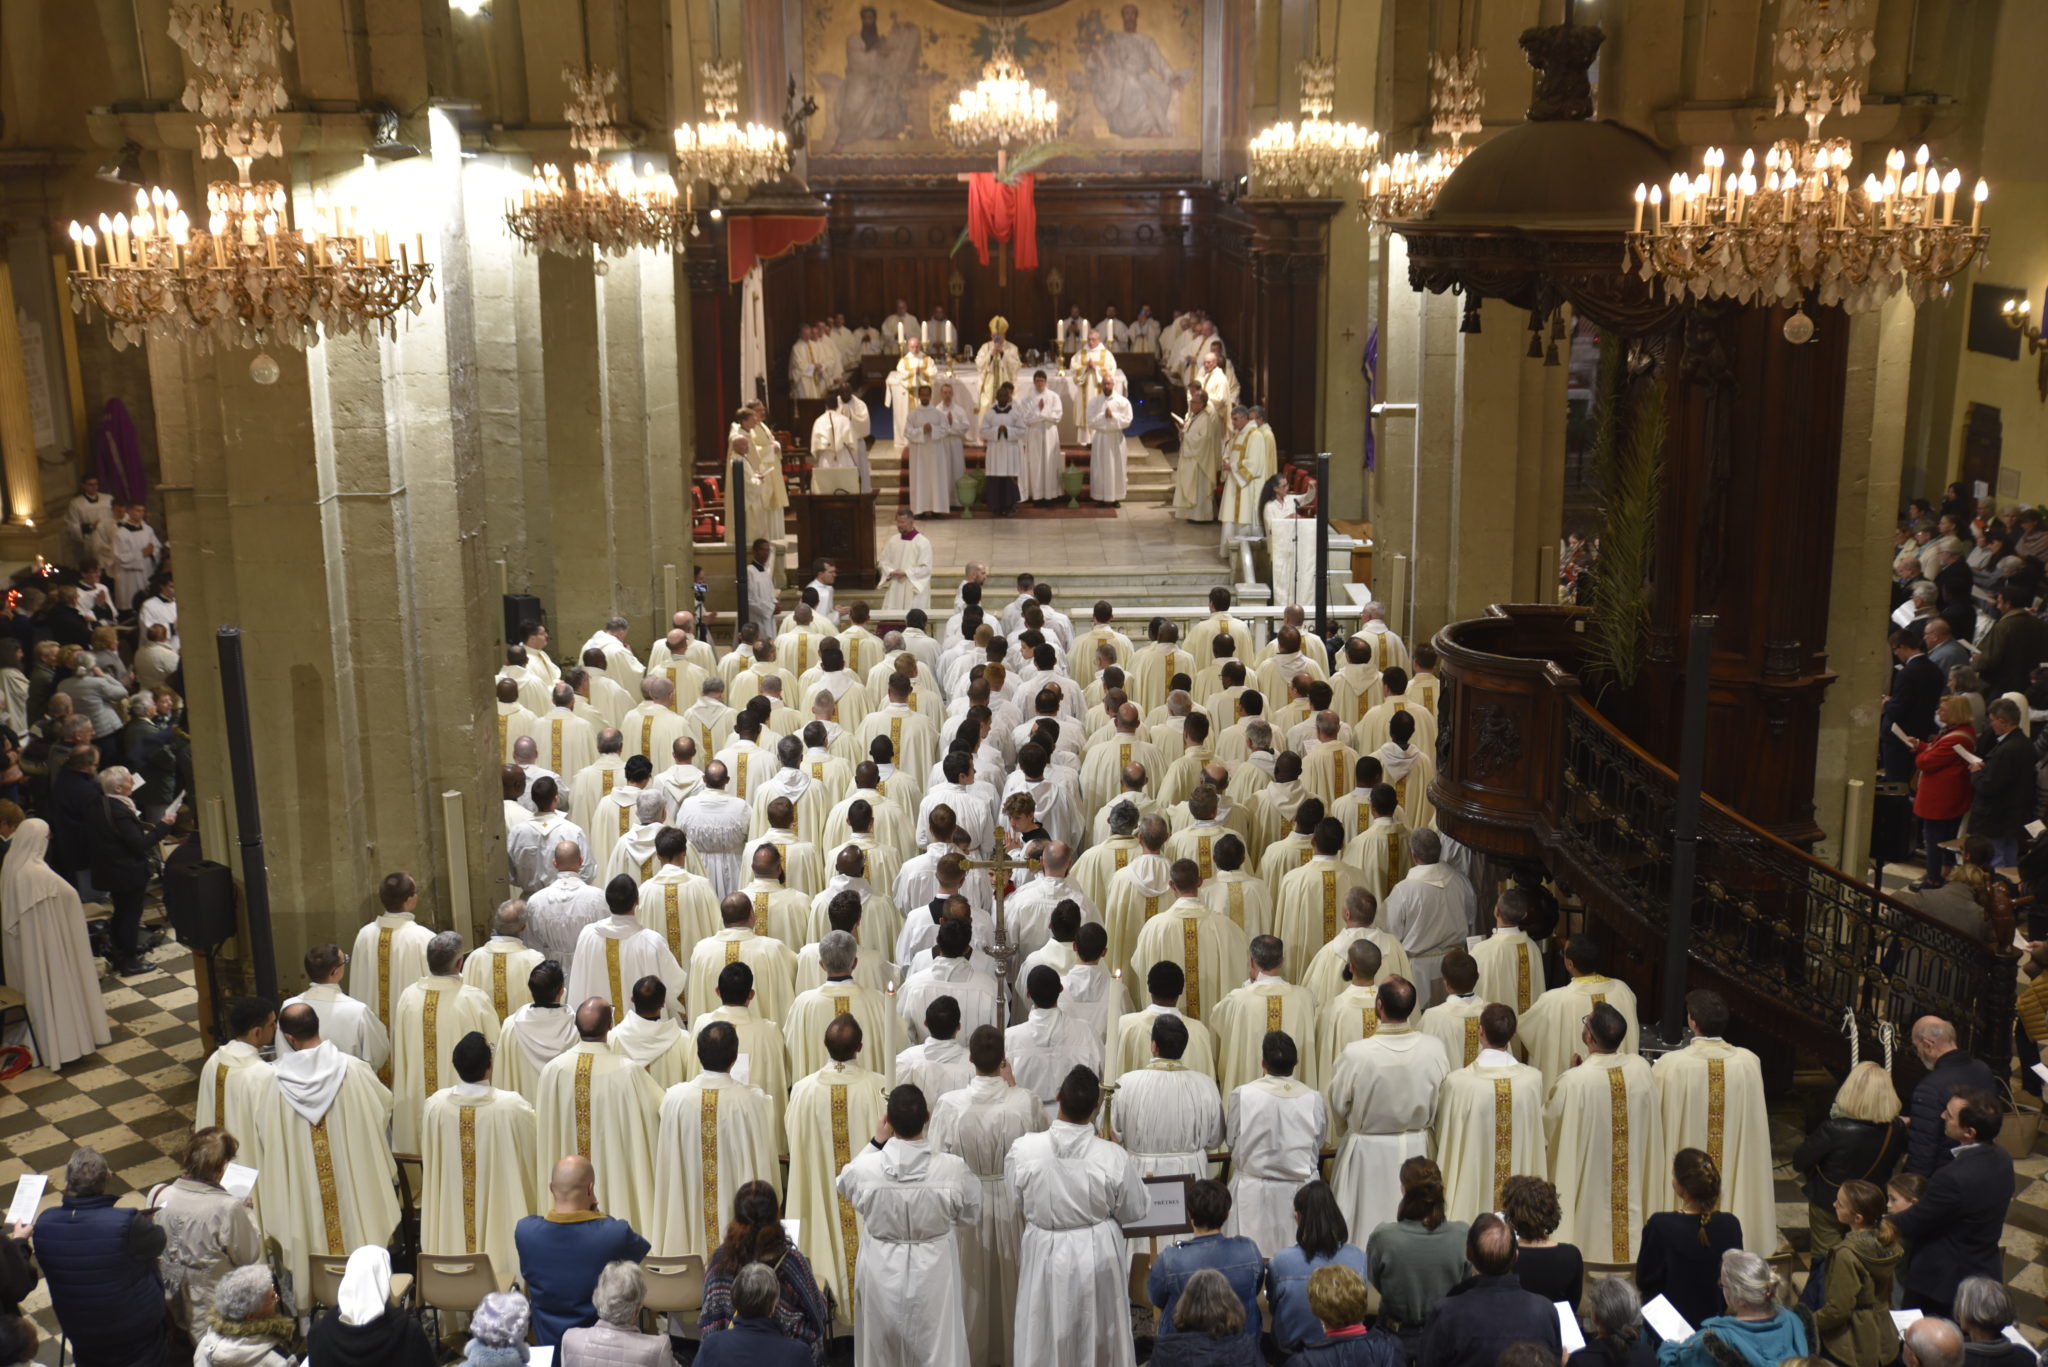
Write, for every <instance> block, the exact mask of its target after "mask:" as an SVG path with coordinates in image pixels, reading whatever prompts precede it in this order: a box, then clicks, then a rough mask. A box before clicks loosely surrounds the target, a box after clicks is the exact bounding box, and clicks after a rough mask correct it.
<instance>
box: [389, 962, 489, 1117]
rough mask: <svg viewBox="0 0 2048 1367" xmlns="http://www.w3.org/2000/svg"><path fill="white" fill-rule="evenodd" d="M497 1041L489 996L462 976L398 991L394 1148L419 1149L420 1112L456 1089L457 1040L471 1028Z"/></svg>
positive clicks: (428, 980) (394, 1015) (394, 1030)
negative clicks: (443, 1091)
mask: <svg viewBox="0 0 2048 1367" xmlns="http://www.w3.org/2000/svg"><path fill="white" fill-rule="evenodd" d="M472 1030H474V1031H476V1032H477V1033H478V1034H480V1035H482V1036H483V1037H484V1042H485V1043H486V1044H493V1045H495V1044H496V1043H497V1042H498V1013H497V1012H496V1011H495V1010H493V1009H492V1007H491V998H490V995H489V994H488V993H486V992H484V991H483V990H482V989H481V988H476V987H471V986H469V985H468V984H467V983H465V982H463V981H462V979H460V978H457V977H454V976H449V977H446V978H436V977H425V978H421V979H420V980H419V981H418V982H415V983H414V984H413V985H412V986H410V987H408V988H406V989H405V991H404V992H403V993H401V994H400V995H399V998H398V1005H397V1007H395V1008H394V1009H393V1011H392V1018H391V1100H392V1112H391V1151H392V1152H393V1153H418V1152H419V1151H420V1110H421V1108H422V1107H424V1106H425V1105H426V1104H427V1098H428V1097H430V1096H432V1095H433V1094H434V1093H436V1092H438V1091H440V1090H441V1089H442V1088H443V1087H452V1086H454V1085H455V1083H456V1081H457V1079H456V1076H455V1062H454V1056H455V1041H457V1040H459V1039H461V1038H462V1037H463V1036H464V1035H466V1034H468V1033H469V1032H470V1031H472Z"/></svg>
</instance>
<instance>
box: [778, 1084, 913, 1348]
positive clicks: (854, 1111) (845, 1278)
mask: <svg viewBox="0 0 2048 1367" xmlns="http://www.w3.org/2000/svg"><path fill="white" fill-rule="evenodd" d="M888 1106H889V1102H888V1089H887V1086H886V1084H884V1083H883V1081H882V1079H881V1077H880V1076H879V1075H877V1074H875V1073H871V1072H869V1071H868V1070H867V1069H865V1068H862V1067H860V1066H859V1065H858V1064H851V1063H828V1064H826V1065H825V1066H824V1067H823V1068H820V1069H819V1070H818V1071H816V1072H815V1073H812V1074H810V1075H809V1076H808V1077H805V1078H803V1079H801V1080H800V1081H799V1082H798V1083H797V1084H796V1086H795V1087H793V1088H791V1089H790V1093H789V1111H788V1114H787V1117H786V1120H787V1124H788V1126H789V1194H788V1199H787V1200H786V1201H785V1202H784V1203H783V1209H784V1210H785V1211H786V1212H787V1213H788V1215H789V1218H791V1219H793V1220H799V1221H801V1222H802V1223H801V1224H799V1225H798V1226H797V1247H798V1248H800V1249H801V1250H802V1251H803V1255H804V1257H806V1258H808V1259H809V1260H810V1263H811V1274H812V1275H813V1276H815V1277H816V1278H817V1279H818V1284H819V1285H820V1286H823V1287H828V1288H830V1290H831V1292H832V1295H833V1297H834V1299H835V1300H836V1301H837V1302H838V1317H839V1319H840V1320H841V1321H843V1322H853V1323H858V1321H856V1320H855V1318H854V1310H855V1303H854V1296H853V1288H854V1280H855V1276H856V1275H857V1273H858V1270H859V1262H860V1217H859V1216H858V1215H857V1214H856V1213H855V1211H854V1207H853V1203H852V1202H851V1201H848V1200H845V1199H844V1198H842V1197H841V1196H840V1195H839V1192H838V1190H837V1184H838V1181H839V1174H840V1172H841V1170H842V1169H844V1168H845V1167H846V1165H847V1164H848V1163H851V1162H852V1161H853V1157H854V1155H855V1154H857V1153H859V1152H860V1151H861V1150H862V1149H863V1148H866V1147H867V1143H868V1140H870V1139H872V1138H873V1137H874V1133H875V1124H876V1122H877V1121H879V1120H880V1119H881V1118H882V1117H883V1115H885V1114H886V1113H887V1111H888Z"/></svg>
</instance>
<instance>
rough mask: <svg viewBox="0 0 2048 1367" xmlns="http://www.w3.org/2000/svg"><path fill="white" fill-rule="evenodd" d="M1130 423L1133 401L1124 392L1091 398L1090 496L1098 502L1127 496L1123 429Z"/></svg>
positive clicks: (1117, 500) (1113, 500)
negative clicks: (1122, 393)
mask: <svg viewBox="0 0 2048 1367" xmlns="http://www.w3.org/2000/svg"><path fill="white" fill-rule="evenodd" d="M1130 425H1131V401H1130V400H1129V399H1127V398H1125V397H1124V396H1123V395H1121V394H1116V393H1111V394H1108V395H1097V396H1096V397H1094V398H1092V399H1090V400H1089V401H1088V432H1089V455H1088V497H1090V498H1092V499H1094V500H1095V501H1097V502H1098V503H1121V502H1123V500H1124V495H1125V492H1126V488H1127V481H1126V479H1125V473H1124V468H1125V459H1124V429H1125V428H1126V427H1129V426H1130Z"/></svg>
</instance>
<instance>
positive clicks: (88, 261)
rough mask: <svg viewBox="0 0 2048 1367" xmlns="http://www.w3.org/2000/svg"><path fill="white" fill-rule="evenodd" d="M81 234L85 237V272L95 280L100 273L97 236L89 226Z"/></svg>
mask: <svg viewBox="0 0 2048 1367" xmlns="http://www.w3.org/2000/svg"><path fill="white" fill-rule="evenodd" d="M82 236H83V237H84V238H85V273H86V274H87V275H90V276H91V277H92V278H93V279H95V280H97V279H99V275H100V251H99V237H98V235H97V234H95V233H94V232H93V230H92V229H90V228H87V229H86V230H85V232H84V233H83V234H82Z"/></svg>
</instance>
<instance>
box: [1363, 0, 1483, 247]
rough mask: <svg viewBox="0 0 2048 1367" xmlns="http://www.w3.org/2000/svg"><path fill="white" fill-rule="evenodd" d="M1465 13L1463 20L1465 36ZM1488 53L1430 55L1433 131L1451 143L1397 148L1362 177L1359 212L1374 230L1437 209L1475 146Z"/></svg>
mask: <svg viewBox="0 0 2048 1367" xmlns="http://www.w3.org/2000/svg"><path fill="white" fill-rule="evenodd" d="M1463 22H1464V21H1463V15H1462V13H1461V15H1460V18H1459V23H1460V29H1459V34H1460V41H1461V42H1462V39H1463V31H1464V30H1463ZM1485 70H1486V54H1485V52H1483V51H1481V50H1480V49H1478V48H1471V49H1466V48H1463V47H1460V48H1455V49H1453V50H1452V51H1450V52H1432V53H1430V54H1429V111H1430V122H1429V131H1430V132H1432V133H1442V134H1444V135H1445V136H1447V137H1449V138H1450V140H1451V143H1450V146H1448V147H1440V148H1438V149H1437V150H1436V151H1434V152H1397V153H1395V154H1394V155H1393V156H1391V157H1381V158H1379V159H1377V160H1375V161H1374V162H1373V164H1372V165H1371V166H1370V167H1368V168H1367V169H1366V170H1364V171H1362V172H1360V173H1359V177H1358V210H1359V212H1360V213H1361V214H1363V215H1364V217H1365V220H1366V221H1367V222H1368V223H1370V224H1372V226H1373V227H1375V228H1385V227H1386V226H1387V225H1388V224H1389V223H1406V222H1410V221H1412V220H1414V219H1417V218H1420V217H1422V216H1423V215H1424V214H1426V213H1428V212H1429V211H1430V210H1431V209H1433V208H1435V207H1436V195H1437V191H1439V190H1441V189H1442V188H1443V185H1444V182H1445V181H1447V180H1449V179H1450V178H1451V172H1453V171H1455V170H1457V169H1458V164H1459V163H1460V162H1462V161H1464V160H1465V154H1466V153H1467V152H1468V151H1470V150H1471V149H1470V148H1468V147H1466V146H1464V138H1465V136H1466V134H1468V133H1477V132H1478V131H1479V130H1480V128H1481V127H1483V126H1484V125H1483V122H1482V120H1481V118H1480V111H1481V110H1482V109H1483V108H1484V106H1485V103H1486V87H1485V86H1484V84H1482V80H1481V77H1482V73H1483V72H1484V71H1485Z"/></svg>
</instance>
